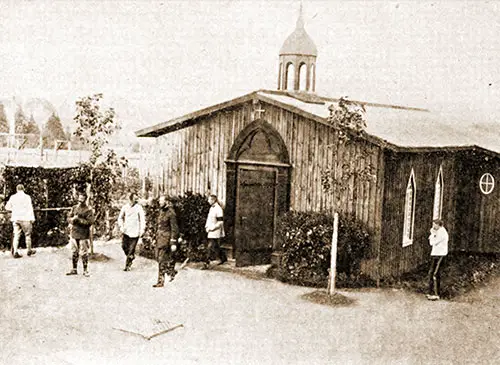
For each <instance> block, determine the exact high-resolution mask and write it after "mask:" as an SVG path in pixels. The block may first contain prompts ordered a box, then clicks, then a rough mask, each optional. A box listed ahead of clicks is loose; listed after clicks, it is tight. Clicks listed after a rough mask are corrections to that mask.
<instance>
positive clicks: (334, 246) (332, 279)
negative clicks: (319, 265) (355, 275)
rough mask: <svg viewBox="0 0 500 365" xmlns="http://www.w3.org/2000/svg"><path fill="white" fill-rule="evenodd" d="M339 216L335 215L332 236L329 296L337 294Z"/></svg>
mask: <svg viewBox="0 0 500 365" xmlns="http://www.w3.org/2000/svg"><path fill="white" fill-rule="evenodd" d="M338 229H339V214H338V213H335V214H334V215H333V235H332V251H331V254H330V281H329V283H328V294H329V295H333V294H335V275H336V272H337V242H338V237H339V232H338Z"/></svg>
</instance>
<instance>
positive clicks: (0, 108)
mask: <svg viewBox="0 0 500 365" xmlns="http://www.w3.org/2000/svg"><path fill="white" fill-rule="evenodd" d="M9 131H10V128H9V121H8V120H7V115H5V107H4V105H3V104H2V103H0V133H9Z"/></svg>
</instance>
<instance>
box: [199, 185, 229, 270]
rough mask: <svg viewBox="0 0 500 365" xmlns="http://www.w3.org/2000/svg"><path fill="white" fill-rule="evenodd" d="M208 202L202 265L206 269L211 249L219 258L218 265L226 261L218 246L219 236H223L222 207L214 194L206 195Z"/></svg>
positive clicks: (222, 251)
mask: <svg viewBox="0 0 500 365" xmlns="http://www.w3.org/2000/svg"><path fill="white" fill-rule="evenodd" d="M208 203H209V204H210V211H209V212H208V217H207V221H206V223H205V231H206V232H207V240H208V247H207V253H206V258H205V264H204V265H203V269H204V270H206V269H208V267H209V266H208V265H209V264H210V256H211V253H212V251H214V252H215V254H216V255H217V257H218V258H219V259H220V263H219V265H222V264H224V263H225V262H226V261H227V257H226V254H225V252H224V250H223V249H222V248H221V247H220V241H221V238H223V237H224V213H223V211H222V207H221V206H220V205H219V202H218V201H217V196H216V195H213V194H212V195H210V196H209V197H208Z"/></svg>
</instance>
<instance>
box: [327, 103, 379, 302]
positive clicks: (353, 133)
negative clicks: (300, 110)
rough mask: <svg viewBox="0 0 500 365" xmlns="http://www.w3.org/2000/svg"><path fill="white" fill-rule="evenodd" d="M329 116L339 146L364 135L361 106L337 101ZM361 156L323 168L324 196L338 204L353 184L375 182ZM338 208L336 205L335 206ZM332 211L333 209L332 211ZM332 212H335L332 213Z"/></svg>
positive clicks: (334, 249) (333, 284)
mask: <svg viewBox="0 0 500 365" xmlns="http://www.w3.org/2000/svg"><path fill="white" fill-rule="evenodd" d="M328 110H329V111H330V116H329V117H328V122H329V123H330V124H331V125H332V126H334V127H335V130H336V133H337V140H338V143H340V144H343V145H344V146H345V147H346V148H347V147H348V146H350V145H351V144H352V143H353V142H356V141H361V140H362V138H363V137H364V135H365V134H366V126H367V125H366V110H365V107H364V105H362V104H357V103H354V102H352V101H349V100H347V99H346V98H340V100H339V102H338V105H337V106H335V105H334V104H331V105H330V106H329V107H328ZM360 150H361V151H360V153H357V154H355V155H354V156H352V157H351V158H350V159H349V161H343V163H342V165H340V164H339V166H335V165H336V164H334V166H333V167H332V168H329V169H325V170H323V171H322V173H321V182H322V187H323V190H324V191H325V192H326V193H331V194H332V195H333V197H334V198H335V199H336V201H337V202H340V196H341V194H344V193H345V192H346V191H347V190H348V189H349V187H351V188H355V186H351V181H352V185H355V184H363V183H365V182H375V181H376V179H377V175H376V173H375V171H374V170H375V168H374V166H373V165H372V164H371V163H364V166H363V164H362V163H361V162H363V161H365V162H366V161H367V160H368V159H367V157H368V151H366V149H363V148H362V149H360ZM336 205H338V204H336ZM333 210H335V209H334V208H333ZM332 213H335V212H334V211H333V212H332ZM336 234H337V232H335V234H334V237H333V238H332V246H331V247H332V265H331V268H332V269H331V271H332V270H334V269H335V267H336V262H335V260H336V258H335V257H334V255H335V253H336V252H337V250H336V244H337V242H336V237H335V235H336ZM330 276H331V278H333V279H332V280H330V282H329V285H330V286H331V290H330V294H332V293H333V289H334V288H335V282H334V279H335V273H333V272H330Z"/></svg>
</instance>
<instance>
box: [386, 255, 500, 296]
mask: <svg viewBox="0 0 500 365" xmlns="http://www.w3.org/2000/svg"><path fill="white" fill-rule="evenodd" d="M428 270H429V263H425V264H423V265H421V266H419V267H418V268H416V269H415V270H413V271H411V272H409V273H407V274H404V275H402V276H401V278H399V279H396V278H388V279H384V280H383V281H381V286H382V287H392V288H400V289H406V290H410V291H413V292H416V293H427V290H428ZM499 276H500V255H497V254H469V253H464V252H453V253H450V254H449V255H448V256H447V257H446V259H445V262H444V266H443V269H442V271H441V297H443V298H446V299H453V298H456V297H459V296H461V295H464V294H466V293H467V292H470V291H472V290H474V289H477V288H480V287H484V286H485V285H486V284H487V283H488V282H489V281H490V280H491V279H492V278H495V277H499Z"/></svg>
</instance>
